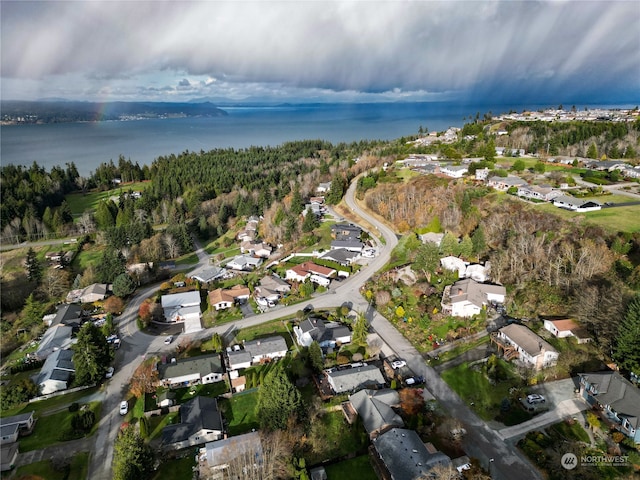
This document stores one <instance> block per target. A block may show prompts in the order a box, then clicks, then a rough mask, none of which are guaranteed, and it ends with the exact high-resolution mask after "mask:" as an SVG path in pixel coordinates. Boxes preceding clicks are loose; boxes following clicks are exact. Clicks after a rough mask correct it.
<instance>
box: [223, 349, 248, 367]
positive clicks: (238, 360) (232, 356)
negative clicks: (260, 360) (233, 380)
mask: <svg viewBox="0 0 640 480" xmlns="http://www.w3.org/2000/svg"><path fill="white" fill-rule="evenodd" d="M252 359H253V357H252V356H251V352H250V351H248V350H232V351H230V352H227V362H228V365H229V370H240V369H241V368H249V367H250V366H251V360H252Z"/></svg>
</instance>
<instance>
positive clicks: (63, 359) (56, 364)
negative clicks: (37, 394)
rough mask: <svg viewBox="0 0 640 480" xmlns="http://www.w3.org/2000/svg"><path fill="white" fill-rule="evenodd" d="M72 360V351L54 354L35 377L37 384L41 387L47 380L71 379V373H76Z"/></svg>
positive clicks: (60, 351)
mask: <svg viewBox="0 0 640 480" xmlns="http://www.w3.org/2000/svg"><path fill="white" fill-rule="evenodd" d="M58 328H59V327H58ZM72 358H73V351H72V350H56V351H55V352H53V353H52V354H51V355H49V356H48V357H47V359H46V360H45V362H44V364H43V365H42V368H41V369H40V373H39V374H38V375H37V376H36V377H34V378H36V380H35V383H36V384H37V385H40V384H41V383H43V382H45V381H47V380H61V381H63V382H66V381H68V380H69V378H71V373H72V372H74V371H75V367H74V366H73V361H72Z"/></svg>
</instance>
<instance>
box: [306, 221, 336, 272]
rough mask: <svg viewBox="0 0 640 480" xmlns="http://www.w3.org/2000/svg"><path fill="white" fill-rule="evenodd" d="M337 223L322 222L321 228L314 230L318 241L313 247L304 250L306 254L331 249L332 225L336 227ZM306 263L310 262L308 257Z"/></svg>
mask: <svg viewBox="0 0 640 480" xmlns="http://www.w3.org/2000/svg"><path fill="white" fill-rule="evenodd" d="M334 224H335V222H322V223H321V224H320V226H319V227H318V228H316V229H314V230H313V234H314V235H315V236H316V237H318V241H317V242H316V243H315V244H314V245H311V246H310V247H307V248H305V249H304V250H302V251H303V252H306V253H311V252H313V251H323V250H330V249H331V242H332V241H333V238H331V225H334ZM304 259H305V260H304V261H305V262H306V261H308V260H309V258H308V257H304Z"/></svg>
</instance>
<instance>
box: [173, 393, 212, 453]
mask: <svg viewBox="0 0 640 480" xmlns="http://www.w3.org/2000/svg"><path fill="white" fill-rule="evenodd" d="M201 430H214V431H219V432H222V431H223V425H222V416H221V415H220V411H219V410H218V402H217V401H216V399H215V398H208V397H200V396H197V397H194V398H192V399H191V400H189V401H188V402H186V403H184V404H182V405H181V406H180V423H178V424H176V425H169V426H168V427H165V428H164V429H163V430H162V443H163V444H164V445H171V444H173V443H178V442H183V441H185V440H187V439H189V437H190V436H192V435H193V434H195V433H197V432H199V431H201Z"/></svg>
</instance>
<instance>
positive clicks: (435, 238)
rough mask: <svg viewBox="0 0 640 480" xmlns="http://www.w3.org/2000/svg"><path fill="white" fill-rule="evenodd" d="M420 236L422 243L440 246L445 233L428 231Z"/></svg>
mask: <svg viewBox="0 0 640 480" xmlns="http://www.w3.org/2000/svg"><path fill="white" fill-rule="evenodd" d="M418 238H419V239H420V241H421V242H422V243H433V244H434V245H435V246H437V247H439V246H440V244H441V243H442V239H443V238H444V233H435V232H427V233H421V234H418Z"/></svg>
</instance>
